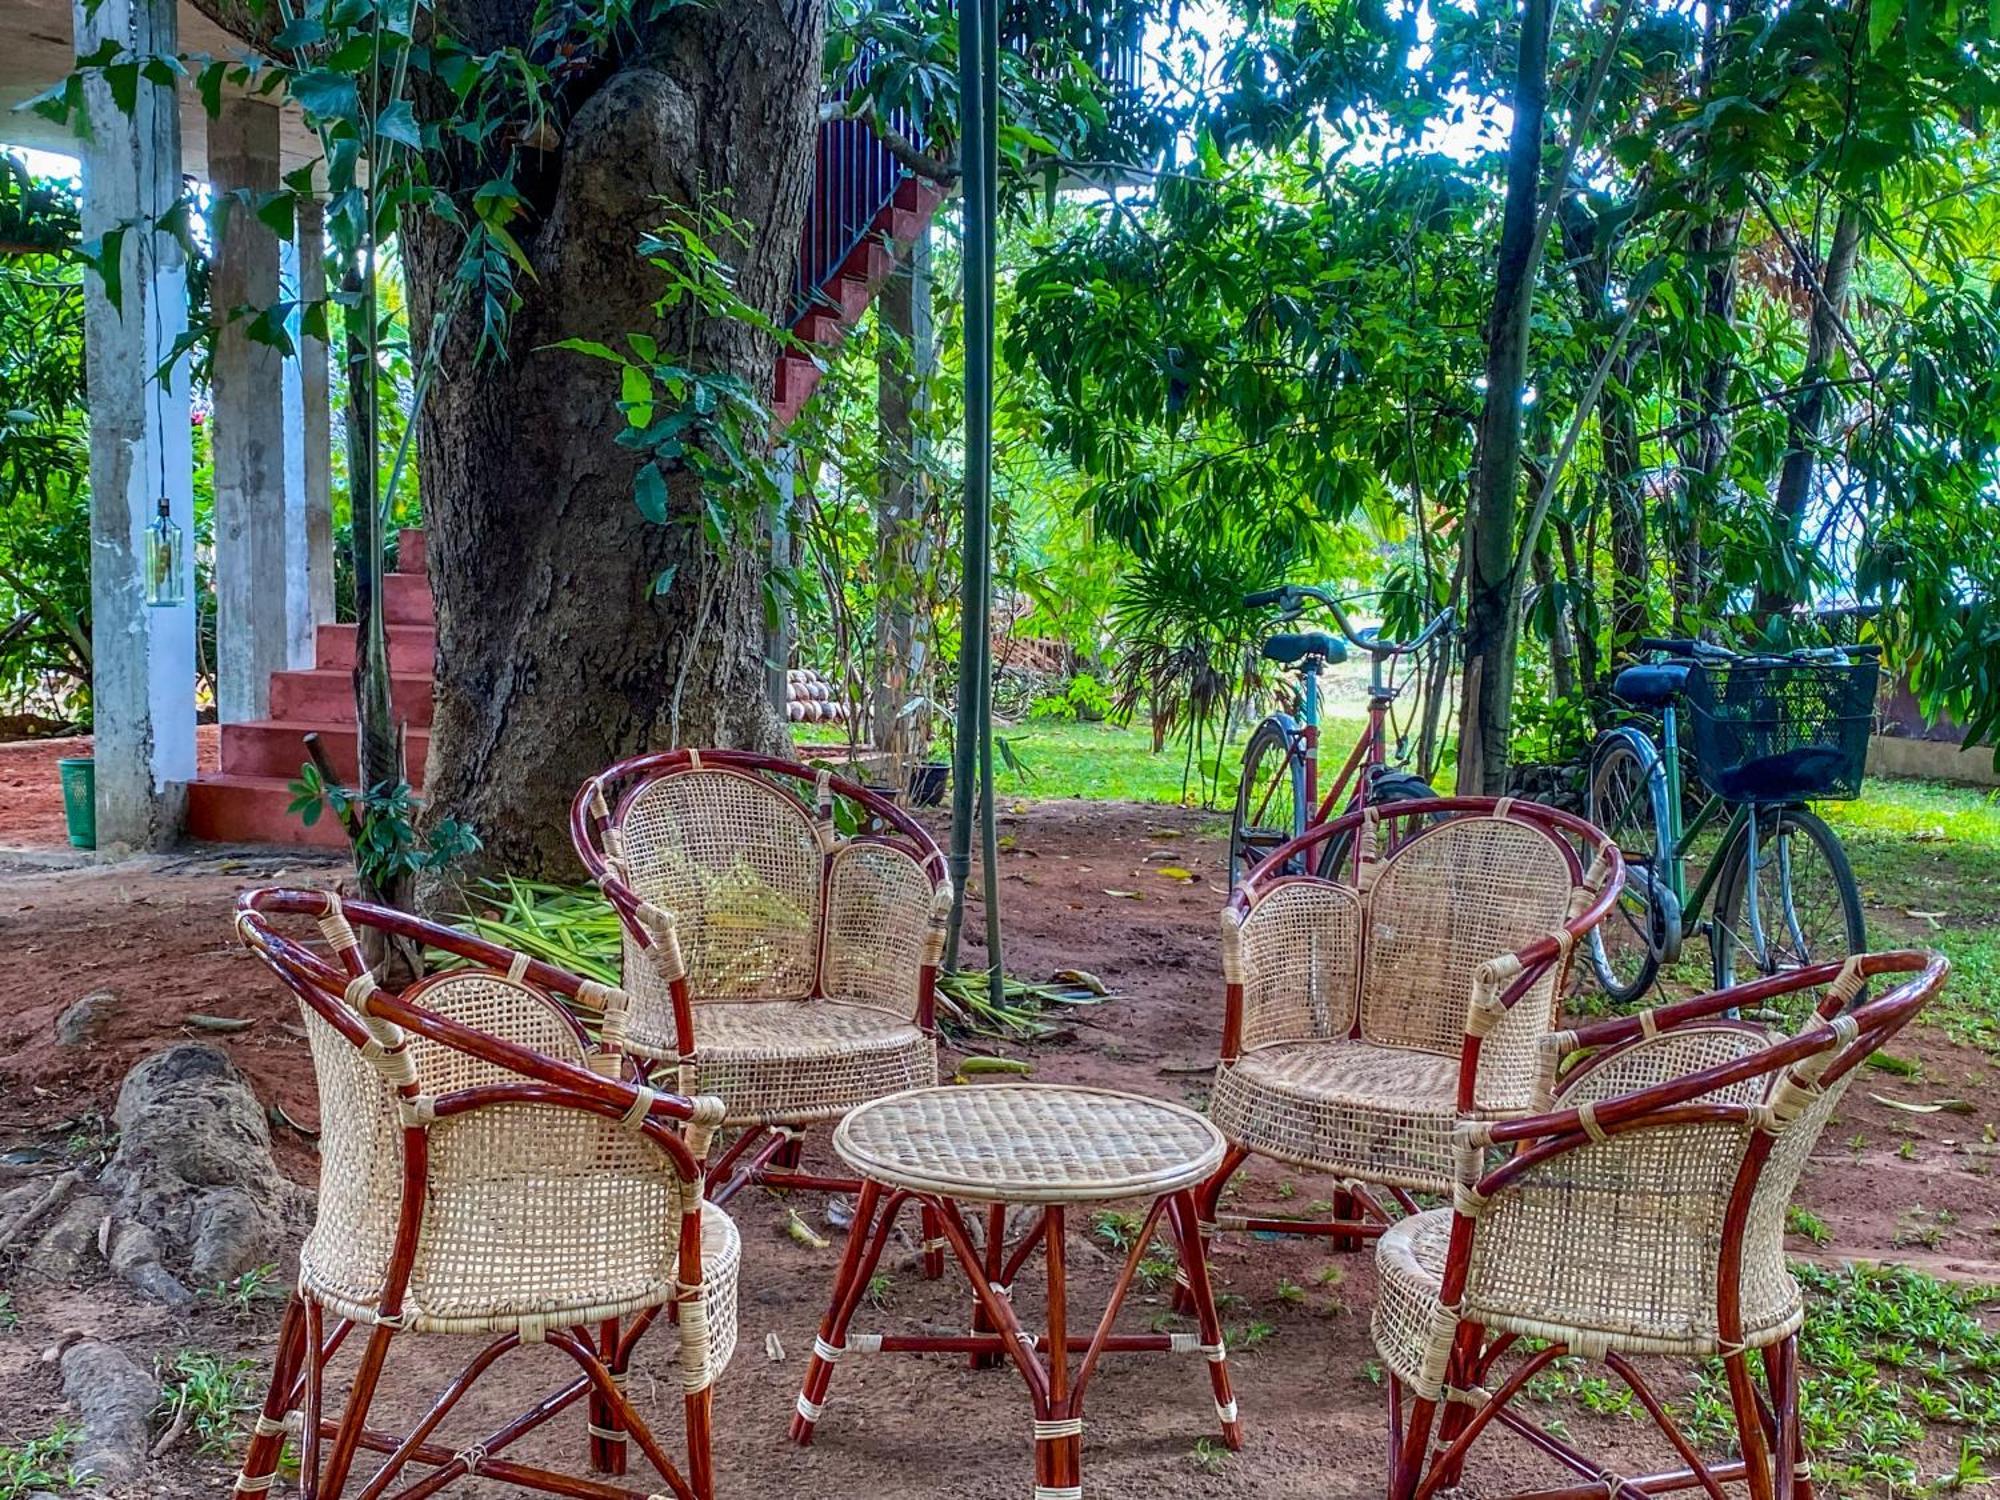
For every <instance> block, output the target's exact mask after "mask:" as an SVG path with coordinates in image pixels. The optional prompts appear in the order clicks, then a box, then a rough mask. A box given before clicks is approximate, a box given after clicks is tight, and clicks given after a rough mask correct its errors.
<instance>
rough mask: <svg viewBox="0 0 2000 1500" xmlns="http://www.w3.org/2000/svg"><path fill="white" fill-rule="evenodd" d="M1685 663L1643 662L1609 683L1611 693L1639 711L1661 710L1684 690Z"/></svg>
mask: <svg viewBox="0 0 2000 1500" xmlns="http://www.w3.org/2000/svg"><path fill="white" fill-rule="evenodd" d="M1687 676H1688V665H1687V663H1686V662H1680V661H1669V662H1643V663H1641V664H1640V665H1638V666H1635V667H1626V668H1625V669H1624V670H1623V671H1621V672H1620V673H1619V674H1618V675H1617V676H1616V677H1614V678H1612V679H1611V691H1612V692H1613V693H1614V694H1616V695H1617V696H1618V697H1620V698H1623V699H1624V700H1625V701H1626V702H1627V703H1636V704H1638V705H1639V706H1640V707H1641V708H1664V707H1666V706H1667V705H1668V704H1669V703H1671V702H1673V701H1674V699H1676V698H1678V697H1679V696H1680V695H1681V690H1682V689H1683V688H1685V687H1686V686H1687Z"/></svg>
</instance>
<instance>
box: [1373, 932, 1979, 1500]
mask: <svg viewBox="0 0 2000 1500" xmlns="http://www.w3.org/2000/svg"><path fill="white" fill-rule="evenodd" d="M1946 972H1947V966H1946V964H1945V961H1944V960H1943V959H1942V958H1941V957H1939V956H1937V955H1935V954H1921V953H1881V954H1869V955H1864V956H1856V957H1853V958H1850V959H1848V960H1847V961H1846V962H1845V963H1844V964H1832V963H1828V964H1820V965H1818V966H1816V967H1812V968H1806V969H1798V970H1794V971H1791V972H1788V973H1785V974H1781V975H1777V976H1775V977H1773V978H1769V979H1764V980H1760V981H1757V982H1756V983H1753V984H1748V985H1743V986H1739V987H1738V988H1736V989H1733V990H1728V991H1723V992H1720V993H1717V994H1712V995H1706V996H1701V997H1699V998H1696V999H1693V1000H1687V1001H1682V1002H1680V1003H1678V1004H1673V1005H1667V1006H1663V1007H1661V1008H1659V1009H1657V1010H1652V1011H1648V1012H1646V1013H1644V1014H1642V1015H1637V1016H1628V1017H1623V1018H1620V1019H1618V1020H1614V1021H1607V1022H1603V1023H1600V1024H1597V1025H1593V1026H1587V1027H1583V1028H1581V1029H1579V1030H1577V1031H1574V1032H1562V1033H1557V1034H1556V1035H1553V1036H1551V1037H1548V1038H1546V1039H1545V1040H1544V1042H1543V1044H1542V1060H1543V1065H1542V1068H1541V1070H1540V1071H1541V1083H1540V1087H1539V1089H1538V1093H1539V1099H1538V1104H1539V1109H1538V1112H1537V1113H1535V1114H1534V1115H1531V1116H1528V1117H1526V1118H1522V1119H1516V1120H1509V1121H1501V1122H1492V1121H1478V1120H1466V1121H1463V1122H1461V1123H1460V1124H1459V1126H1458V1128H1457V1146H1458V1153H1459V1163H1458V1169H1457V1172H1456V1173H1455V1179H1454V1182H1453V1185H1452V1195H1453V1204H1454V1206H1453V1207H1452V1208H1443V1209H1435V1210H1432V1211H1431V1212H1428V1213H1423V1214H1418V1215H1416V1216H1415V1217H1413V1218H1409V1219H1405V1220H1403V1221H1402V1222H1401V1223H1399V1224H1397V1225H1396V1226H1395V1227H1394V1228H1393V1229H1391V1230H1390V1231H1389V1232H1388V1233H1386V1234H1385V1235H1383V1236H1382V1238H1381V1241H1380V1242H1379V1244H1378V1245H1377V1247H1376V1264H1377V1268H1378V1270H1379V1272H1380V1277H1381V1293H1380V1300H1379V1302H1378V1304H1377V1307H1376V1311H1375V1319H1374V1330H1375V1343H1376V1348H1377V1350H1378V1351H1379V1352H1380V1354H1381V1358H1382V1363H1383V1365H1384V1366H1385V1367H1386V1368H1387V1370H1388V1372H1389V1374H1390V1376H1391V1379H1390V1381H1389V1423H1390V1432H1391V1442H1390V1464H1391V1472H1390V1478H1389V1494H1390V1495H1391V1496H1392V1497H1394V1500H1417V1497H1429V1496H1432V1495H1436V1494H1438V1493H1440V1492H1441V1491H1444V1490H1448V1489H1451V1488H1453V1487H1454V1486H1456V1485H1458V1484H1459V1483H1460V1482H1461V1479H1462V1477H1463V1470H1464V1468H1465V1466H1466V1459H1467V1455H1468V1453H1469V1451H1470V1450H1471V1448H1472V1447H1473V1445H1474V1444H1475V1443H1476V1442H1477V1441H1478V1440H1479V1439H1480V1438H1481V1437H1482V1436H1484V1435H1485V1434H1486V1433H1487V1432H1488V1431H1489V1430H1491V1429H1492V1428H1493V1427H1494V1426H1495V1425H1496V1424H1497V1425H1499V1426H1501V1427H1504V1428H1507V1429H1510V1430H1512V1431H1513V1432H1515V1433H1517V1434H1519V1435H1520V1436H1522V1437H1523V1438H1525V1439H1526V1440H1527V1442H1528V1444H1529V1445H1530V1446H1531V1447H1532V1448H1533V1449H1534V1450H1538V1451H1539V1453H1540V1454H1541V1455H1542V1458H1543V1460H1544V1461H1545V1462H1546V1463H1549V1464H1553V1465H1554V1466H1556V1468H1557V1469H1559V1470H1561V1471H1566V1472H1567V1474H1569V1475H1570V1476H1573V1478H1572V1479H1571V1484H1570V1487H1569V1488H1566V1489H1565V1488H1548V1487H1544V1486H1542V1485H1534V1486H1532V1487H1529V1486H1523V1487H1522V1488H1523V1489H1527V1488H1532V1490H1533V1493H1534V1494H1536V1495H1538V1496H1547V1495H1572V1494H1573V1495H1577V1496H1597V1495H1609V1496H1611V1497H1612V1500H1641V1497H1643V1496H1647V1495H1654V1494H1659V1493H1662V1492H1664V1491H1668V1490H1682V1489H1695V1488H1700V1489H1702V1490H1704V1491H1705V1492H1706V1493H1708V1494H1711V1495H1720V1494H1721V1493H1722V1490H1721V1488H1720V1486H1722V1485H1724V1484H1731V1483H1736V1482H1741V1483H1744V1484H1745V1485H1746V1486H1747V1488H1748V1491H1749V1494H1750V1495H1751V1497H1752V1500H1777V1497H1783V1500H1809V1497H1810V1496H1811V1494H1812V1485H1811V1481H1810V1477H1809V1470H1808V1467H1807V1462H1806V1453H1805V1450H1804V1446H1803V1442H1802V1438H1801V1433H1800V1426H1799V1399H1798V1379H1799V1371H1798V1348H1797V1334H1798V1330H1799V1327H1800V1326H1801V1324H1802V1322H1803V1320H1804V1316H1805V1309H1804V1306H1803V1301H1802V1298H1801V1296H1800V1292H1799V1287H1798V1284H1797V1283H1796V1282H1795V1281H1794V1280H1793V1279H1792V1276H1791V1273H1790V1272H1789V1271H1788V1270H1787V1268H1786V1264H1785V1256H1784V1233H1785V1210H1786V1207H1787V1205H1788V1204H1789V1203H1790V1201H1791V1196H1792V1192H1793V1190H1794V1188H1795V1187H1796V1186H1797V1183H1798V1180H1799V1174H1800V1171H1801V1169H1802V1168H1803V1167H1804V1165H1805V1160H1806V1157H1807V1155H1808V1153H1810V1152H1811V1150H1812V1148H1813V1144H1814V1142H1815V1141H1816V1140H1817V1139H1818V1137H1819V1134H1820V1131H1821V1129H1822V1128H1823V1127H1824V1125H1825V1124H1826V1121H1827V1118H1828V1116H1829V1115H1831V1114H1832V1112H1833V1110H1834V1108H1835V1106H1836V1105H1837V1104H1838V1102H1839V1099H1840V1095H1841V1093H1842V1091H1843V1090H1844V1088H1845V1087H1846V1084H1847V1081H1848V1078H1849V1077H1850V1075H1851V1074H1852V1072H1853V1070H1854V1069H1855V1068H1856V1067H1857V1066H1858V1065H1859V1064H1860V1063H1861V1062H1862V1061H1863V1060H1864V1059H1865V1058H1867V1057H1868V1056H1869V1054H1870V1053H1871V1052H1873V1051H1874V1050H1875V1049H1877V1048H1878V1047H1880V1046H1882V1044H1883V1043H1884V1042H1886V1041H1887V1040H1888V1039H1889V1038H1890V1037H1891V1036H1893V1035H1894V1034H1895V1033H1896V1031H1897V1030H1899V1029H1900V1028H1901V1027H1902V1026H1903V1025H1904V1024H1905V1023H1907V1022H1908V1021H1909V1019H1910V1018H1911V1016H1912V1015H1914V1014H1915V1013H1916V1011H1917V1010H1918V1009H1919V1008H1920V1007H1921V1006H1922V1005H1923V1004H1924V1003H1925V1002H1926V1001H1927V1000H1928V999H1929V998H1930V996H1931V995H1932V994H1934V993H1935V992H1936V991H1937V989H1938V987H1939V986H1940V985H1941V984H1942V983H1943V982H1944V978H1945V974H1946ZM1884 975H1899V976H1902V982H1901V983H1900V984H1898V985H1897V986H1896V987H1895V988H1894V989H1893V990H1891V991H1890V992H1889V993H1888V994H1886V995H1884V996H1882V998H1880V999H1877V1000H1873V1001H1870V1002H1868V1003H1866V1004H1864V1005H1861V1006H1860V1007H1858V1008H1856V1009H1853V1010H1849V1009H1848V1008H1847V1007H1848V1005H1849V1003H1850V1002H1851V1001H1852V1000H1853V999H1854V997H1856V996H1857V995H1859V994H1860V993H1861V990H1862V986H1863V985H1864V983H1865V982H1866V981H1867V980H1869V979H1871V978H1875V977H1878V976H1884ZM1822 985H1824V986H1826V989H1825V992H1824V994H1823V995H1821V996H1820V997H1819V1001H1818V1005H1817V1007H1816V1009H1815V1010H1814V1012H1813V1014H1812V1016H1811V1018H1810V1019H1809V1020H1808V1021H1807V1023H1806V1025H1805V1026H1804V1027H1803V1028H1801V1030H1800V1031H1799V1032H1798V1033H1797V1034H1796V1035H1794V1036H1792V1037H1790V1038H1783V1037H1779V1036H1774V1035H1771V1034H1768V1033H1766V1032H1764V1031H1763V1030H1762V1029H1761V1028H1759V1027H1756V1026H1753V1025H1750V1024H1748V1023H1745V1022H1742V1021H1738V1020H1733V1019H1730V1016H1732V1015H1733V1014H1734V1013H1735V1011H1736V1010H1737V1009H1738V1008H1739V1007H1740V1008H1743V1009H1744V1010H1746V1011H1747V1010H1749V1009H1750V1008H1751V1007H1755V1006H1757V1005H1760V1004H1763V1003H1767V1002H1769V1001H1771V1000H1773V999H1776V998H1778V997H1781V996H1783V995H1787V994H1793V995H1798V994H1807V993H1809V992H1811V991H1813V990H1816V989H1818V987H1820V986H1822ZM1579 1053H1587V1054H1588V1055H1587V1056H1584V1057H1583V1058H1581V1060H1579V1057H1578V1054H1579ZM1572 1063H1574V1064H1575V1066H1570V1065H1571V1064H1572ZM1557 1079H1560V1080H1561V1081H1560V1082H1557V1081H1555V1080H1557ZM1502 1148H1504V1149H1502ZM1521 1339H1530V1340H1535V1341H1545V1342H1537V1343H1534V1344H1530V1345H1527V1346H1523V1347H1524V1348H1526V1349H1528V1350H1531V1351H1532V1352H1527V1353H1525V1354H1524V1355H1523V1357H1521V1358H1520V1359H1519V1360H1518V1361H1514V1362H1513V1366H1512V1368H1511V1369H1510V1370H1509V1371H1508V1372H1507V1373H1506V1374H1505V1376H1504V1378H1503V1377H1502V1376H1501V1375H1500V1364H1501V1362H1502V1360H1503V1357H1505V1356H1506V1355H1507V1354H1508V1351H1509V1350H1510V1349H1513V1348H1515V1346H1516V1344H1517V1342H1518V1341H1519V1340H1521ZM1564 1354H1575V1355H1578V1356H1581V1357H1584V1358H1588V1359H1594V1360H1600V1361H1602V1362H1603V1363H1604V1364H1605V1365H1607V1366H1608V1367H1609V1369H1610V1371H1611V1373H1613V1374H1615V1375H1617V1376H1618V1377H1619V1378H1620V1379H1621V1380H1623V1381H1624V1382H1625V1383H1626V1384H1627V1385H1628V1386H1629V1387H1630V1388H1631V1391H1632V1393H1633V1395H1634V1397H1635V1398H1636V1399H1637V1402H1638V1405H1639V1406H1640V1407H1641V1408H1642V1409H1643V1410H1644V1411H1645V1412H1646V1414H1647V1415H1648V1416H1649V1417H1650V1418H1651V1419H1652V1421H1653V1423H1654V1424H1655V1425H1656V1426H1657V1427H1658V1428H1659V1430H1660V1432H1661V1434H1662V1435H1663V1436H1664V1438H1665V1440H1666V1443H1667V1445H1668V1447H1669V1448H1670V1449H1671V1451H1672V1461H1673V1462H1674V1464H1675V1465H1676V1467H1675V1468H1673V1469H1672V1470H1669V1471H1667V1472H1664V1473H1656V1474H1647V1475H1640V1476H1629V1475H1622V1474H1619V1473H1616V1472H1614V1471H1612V1470H1611V1469H1609V1468H1607V1467H1606V1466H1605V1465H1604V1464H1602V1463H1600V1462H1599V1461H1597V1460H1594V1459H1592V1458H1590V1457H1587V1456H1586V1455H1584V1454H1583V1453H1581V1452H1579V1451H1578V1450H1577V1449H1576V1448H1574V1447H1573V1446H1571V1444H1570V1443H1569V1442H1568V1440H1567V1438H1566V1437H1565V1436H1564V1435H1562V1434H1560V1433H1558V1432H1553V1431H1551V1430H1550V1429H1549V1428H1548V1427H1547V1426H1544V1425H1542V1424H1540V1423H1537V1422H1535V1421H1534V1420H1532V1419H1531V1418H1530V1417H1528V1416H1526V1415H1524V1414H1523V1413H1522V1412H1521V1411H1520V1410H1519V1409H1517V1407H1516V1406H1515V1404H1514V1403H1515V1398H1516V1397H1517V1396H1519V1395H1520V1394H1521V1392H1522V1390H1523V1389H1524V1387H1525V1386H1526V1385H1527V1383H1528V1382H1529V1381H1530V1380H1532V1379H1533V1377H1534V1376H1535V1374H1536V1373H1537V1372H1538V1371H1540V1370H1542V1369H1543V1368H1545V1367H1546V1366H1547V1365H1548V1364H1549V1362H1550V1361H1551V1360H1554V1359H1556V1358H1558V1357H1560V1356H1562V1355H1564ZM1645 1355H1669V1356H1682V1357H1692V1358H1705V1357H1719V1358H1720V1359H1721V1360H1722V1362H1723V1366H1724V1369H1725V1371H1726V1373H1727V1378H1728V1386H1729V1393H1730V1399H1731V1404H1732V1406H1733V1409H1734V1416H1735V1421H1736V1428H1737V1433H1736V1436H1737V1449H1738V1455H1739V1456H1737V1457H1735V1458H1733V1459H1730V1460H1727V1461H1710V1460H1707V1459H1704V1458H1703V1457H1702V1456H1701V1455H1700V1453H1698V1452H1697V1450H1696V1449H1695V1446H1694V1444H1693V1443H1692V1442H1691V1441H1690V1439H1689V1438H1688V1436H1687V1434H1685V1433H1684V1432H1683V1431H1682V1430H1681V1429H1680V1427H1679V1426H1678V1425H1677V1424H1676V1423H1675V1421H1674V1418H1673V1416H1672V1415H1671V1413H1670V1412H1669V1410H1668V1408H1667V1406H1666V1405H1665V1404H1664V1403H1663V1402H1662V1400H1661V1399H1660V1397H1659V1396H1658V1395H1657V1394H1655V1393H1654V1391H1653V1390H1652V1388H1651V1387H1650V1386H1649V1385H1648V1384H1647V1383H1646V1381H1645V1380H1644V1379H1643V1377H1642V1376H1641V1374H1640V1372H1639V1371H1638V1369H1637V1368H1636V1367H1635V1366H1634V1365H1633V1363H1632V1358H1633V1357H1634V1356H1645ZM1752 1355H1755V1356H1756V1357H1757V1359H1758V1361H1759V1362H1760V1363H1761V1364H1762V1366H1763V1373H1764V1383H1763V1386H1762V1387H1761V1388H1760V1387H1759V1386H1758V1385H1757V1383H1756V1382H1755V1381H1754V1380H1753V1377H1752V1371H1751V1357H1752ZM1434 1428H1435V1429H1436V1430H1435V1435H1434V1434H1433V1429H1434ZM1521 1458H1522V1455H1521V1454H1520V1453H1519V1452H1518V1451H1517V1452H1513V1453H1509V1454H1507V1455H1506V1456H1505V1458H1504V1460H1500V1459H1496V1460H1495V1461H1494V1462H1495V1464H1501V1463H1504V1467H1501V1468H1500V1469H1499V1472H1500V1473H1501V1474H1503V1475H1505V1476H1506V1477H1507V1478H1509V1479H1514V1480H1517V1481H1518V1480H1519V1479H1520V1478H1523V1477H1526V1476H1525V1475H1524V1474H1523V1467H1524V1466H1523V1464H1522V1462H1521ZM1480 1492H1481V1493H1482V1494H1483V1493H1486V1489H1485V1488H1484V1487H1482V1488H1481V1491H1480Z"/></svg>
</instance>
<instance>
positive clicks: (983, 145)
mask: <svg viewBox="0 0 2000 1500" xmlns="http://www.w3.org/2000/svg"><path fill="white" fill-rule="evenodd" d="M979 8H980V9H981V11H982V12H983V13H984V14H983V19H982V22H981V25H980V36H979V42H980V50H979V70H980V79H979V84H980V93H981V96H982V97H981V103H982V105H983V108H982V109H981V110H980V118H981V120H982V121H983V123H984V126H985V128H984V129H983V130H982V131H981V132H980V136H979V149H980V151H981V153H982V154H983V155H984V157H985V162H984V166H983V169H982V170H981V172H980V184H979V185H980V191H981V193H982V195H983V200H984V201H983V203H982V212H981V213H980V225H979V228H980V235H981V239H982V241H983V245H982V249H981V253H980V271H981V275H980V278H979V302H980V310H981V316H980V328H981V333H982V336H981V340H980V345H979V349H978V363H979V371H980V379H981V393H980V410H979V420H980V426H981V432H980V443H979V449H978V452H979V472H980V479H981V484H982V489H983V491H984V496H985V503H984V504H983V505H982V506H981V518H982V520H986V519H987V518H989V517H990V515H991V512H992V491H993V342H994V336H995V328H994V323H995V316H996V315H995V313H994V307H993V282H994V278H995V277H996V276H997V275H998V273H999V265H1000V126H999V120H1000V0H979ZM971 355H972V350H971V349H970V348H969V347H968V349H967V360H966V366H967V369H968V370H969V369H970V368H971V365H972V358H971ZM969 451H970V450H968V453H969ZM979 557H980V568H979V581H980V601H979V620H980V630H979V798H980V800H979V862H980V885H981V886H982V887H983V888H984V890H985V893H986V958H987V970H986V989H987V997H988V999H989V1000H990V1002H991V1003H992V1005H993V1007H994V1009H995V1010H998V1009H1000V1008H1001V1007H1002V1005H1003V1004H1004V1003H1005V1001H1006V998H1007V973H1006V964H1005V962H1004V961H1003V959H1002V957H1001V953H1000V837H999V830H998V828H997V826H996V822H995V817H996V810H995V807H994V802H995V800H996V793H997V789H996V788H995V786H994V784H993V660H992V656H993V537H992V529H991V526H990V525H982V526H981V527H980V531H979Z"/></svg>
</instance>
